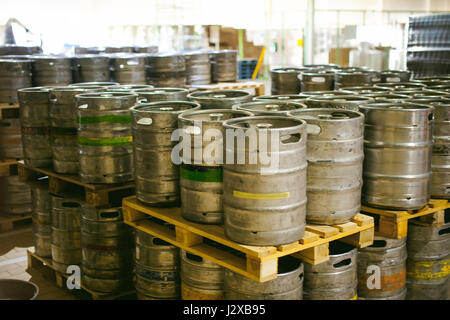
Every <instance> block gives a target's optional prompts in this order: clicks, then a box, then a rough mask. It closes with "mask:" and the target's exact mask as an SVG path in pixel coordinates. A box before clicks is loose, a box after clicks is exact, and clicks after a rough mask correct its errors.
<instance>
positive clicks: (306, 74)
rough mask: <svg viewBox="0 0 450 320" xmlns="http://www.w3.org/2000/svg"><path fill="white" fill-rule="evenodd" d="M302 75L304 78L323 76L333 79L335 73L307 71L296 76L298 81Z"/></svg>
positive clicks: (333, 71)
mask: <svg viewBox="0 0 450 320" xmlns="http://www.w3.org/2000/svg"><path fill="white" fill-rule="evenodd" d="M302 75H305V76H318V77H320V76H323V75H325V76H333V77H334V76H335V75H336V71H335V70H329V69H317V70H307V71H303V72H301V73H300V74H299V75H298V77H299V79H300V77H301V76H302Z"/></svg>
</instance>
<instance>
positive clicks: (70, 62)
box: [0, 50, 237, 103]
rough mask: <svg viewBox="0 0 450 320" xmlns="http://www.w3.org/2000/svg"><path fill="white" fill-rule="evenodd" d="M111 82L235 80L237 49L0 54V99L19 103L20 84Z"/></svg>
mask: <svg viewBox="0 0 450 320" xmlns="http://www.w3.org/2000/svg"><path fill="white" fill-rule="evenodd" d="M108 81H114V82H118V83H121V84H151V85H153V86H156V87H180V88H183V87H184V86H185V85H200V84H209V83H211V82H227V81H229V82H233V81H237V51H235V50H218V51H186V52H176V53H125V52H117V53H108V54H79V55H75V56H73V57H69V56H55V55H7V56H0V87H1V90H0V103H16V102H17V95H16V91H17V90H18V89H21V88H28V87H31V86H65V85H69V84H72V83H79V82H108Z"/></svg>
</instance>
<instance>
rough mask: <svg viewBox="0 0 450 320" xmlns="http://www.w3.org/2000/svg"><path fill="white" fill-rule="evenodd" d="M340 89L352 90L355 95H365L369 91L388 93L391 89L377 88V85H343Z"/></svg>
mask: <svg viewBox="0 0 450 320" xmlns="http://www.w3.org/2000/svg"><path fill="white" fill-rule="evenodd" d="M340 90H347V91H352V92H353V93H354V94H356V95H366V94H370V93H390V92H392V90H389V89H388V88H379V87H373V86H372V87H370V86H366V87H343V88H342V89H340Z"/></svg>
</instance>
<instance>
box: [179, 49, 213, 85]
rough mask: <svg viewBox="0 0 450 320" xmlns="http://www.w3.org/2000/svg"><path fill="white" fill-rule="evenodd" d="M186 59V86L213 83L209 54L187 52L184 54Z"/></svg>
mask: <svg viewBox="0 0 450 320" xmlns="http://www.w3.org/2000/svg"><path fill="white" fill-rule="evenodd" d="M184 59H185V61H186V85H198V84H210V83H211V62H210V61H209V53H208V52H204V51H193V52H187V53H185V54H184Z"/></svg>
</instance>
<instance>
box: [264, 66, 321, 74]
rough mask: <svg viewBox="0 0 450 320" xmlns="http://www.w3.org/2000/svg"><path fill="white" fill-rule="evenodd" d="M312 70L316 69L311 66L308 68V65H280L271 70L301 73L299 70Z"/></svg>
mask: <svg viewBox="0 0 450 320" xmlns="http://www.w3.org/2000/svg"><path fill="white" fill-rule="evenodd" d="M311 70H314V69H311V68H308V67H279V68H273V69H272V70H270V72H275V73H288V72H292V73H299V72H302V71H311ZM317 70H318V69H317Z"/></svg>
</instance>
